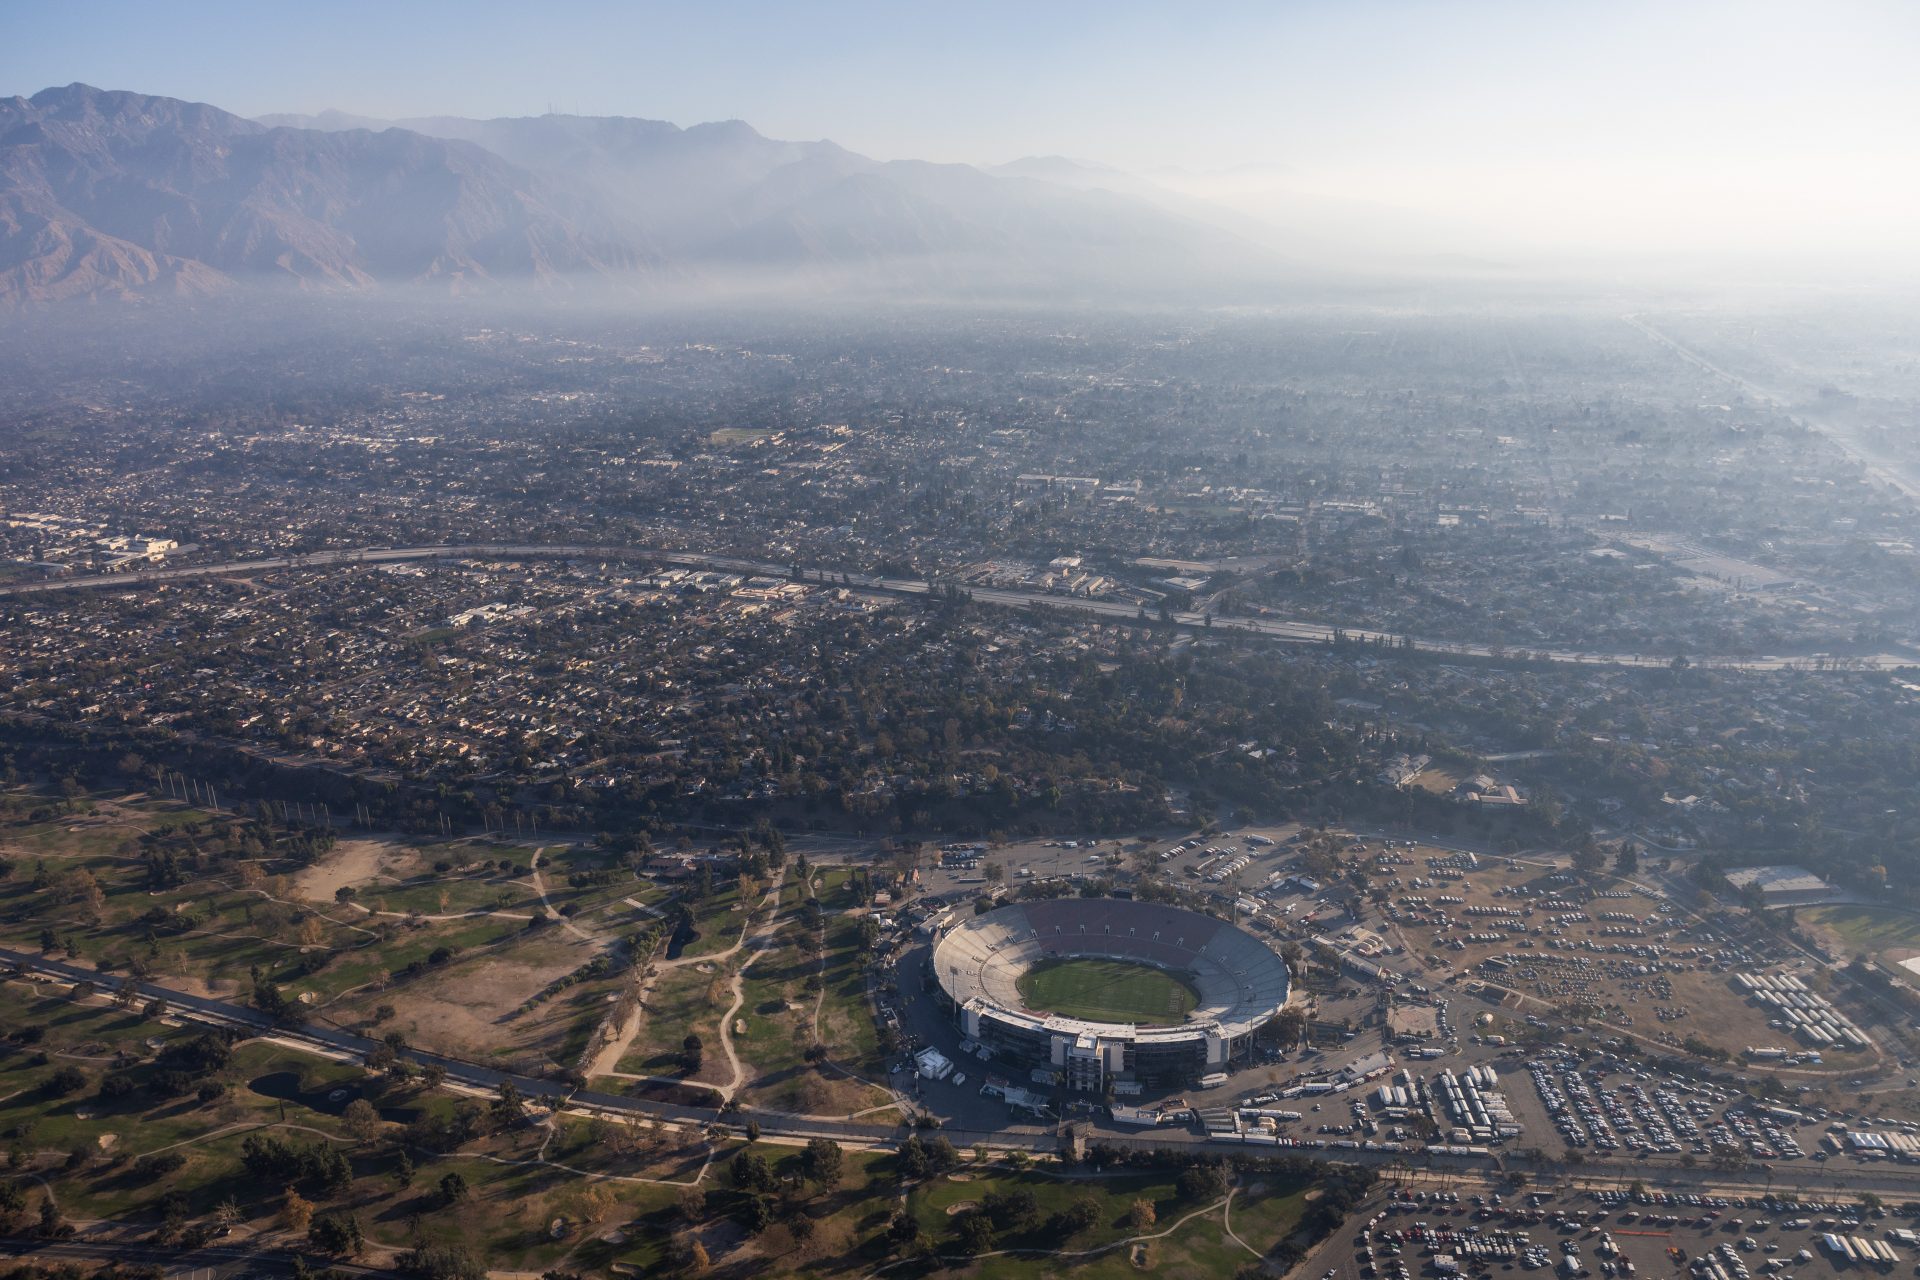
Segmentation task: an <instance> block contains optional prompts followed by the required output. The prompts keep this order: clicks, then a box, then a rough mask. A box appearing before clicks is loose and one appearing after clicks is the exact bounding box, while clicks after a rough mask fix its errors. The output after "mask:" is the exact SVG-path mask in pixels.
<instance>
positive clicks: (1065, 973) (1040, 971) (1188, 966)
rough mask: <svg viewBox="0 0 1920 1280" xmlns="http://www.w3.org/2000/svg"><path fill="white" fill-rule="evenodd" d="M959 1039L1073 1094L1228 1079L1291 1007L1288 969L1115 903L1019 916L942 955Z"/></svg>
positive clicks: (1191, 923) (1193, 916)
mask: <svg viewBox="0 0 1920 1280" xmlns="http://www.w3.org/2000/svg"><path fill="white" fill-rule="evenodd" d="M932 963H933V968H934V975H935V978H936V980H937V981H938V982H939V984H940V990H941V992H942V993H943V994H944V996H945V998H946V1000H947V1001H949V1002H950V1005H951V1008H952V1009H953V1012H954V1015H955V1017H956V1019H957V1020H958V1022H959V1024H960V1030H961V1031H962V1032H963V1033H964V1034H965V1035H966V1036H967V1037H968V1038H969V1039H970V1040H973V1041H977V1042H978V1043H980V1044H982V1045H984V1046H986V1047H987V1048H989V1049H991V1050H993V1051H994V1052H995V1053H997V1054H1000V1055H1001V1056H1003V1057H1005V1058H1008V1059H1011V1060H1013V1061H1016V1062H1018V1063H1019V1064H1020V1065H1022V1066H1025V1067H1031V1068H1034V1069H1036V1070H1048V1071H1052V1072H1053V1073H1055V1076H1056V1078H1060V1079H1064V1080H1065V1082H1066V1083H1067V1084H1069V1085H1070V1086H1072V1087H1074V1088H1077V1089H1087V1090H1091V1091H1095V1092H1099V1091H1103V1090H1104V1089H1105V1088H1106V1086H1107V1083H1108V1082H1109V1081H1113V1082H1115V1083H1122V1082H1137V1083H1139V1084H1141V1085H1155V1086H1179V1085H1183V1084H1187V1083H1190V1082H1191V1081H1193V1080H1194V1079H1195V1078H1196V1077H1198V1076H1201V1075H1205V1074H1208V1073H1211V1072H1215V1071H1222V1070H1225V1069H1226V1068H1227V1067H1228V1066H1229V1065H1230V1064H1231V1063H1232V1062H1233V1061H1234V1059H1235V1058H1236V1057H1238V1056H1243V1055H1245V1054H1246V1053H1247V1052H1249V1051H1250V1049H1251V1047H1252V1044H1253V1036H1254V1033H1255V1032H1256V1031H1258V1030H1259V1029H1260V1028H1261V1027H1263V1026H1265V1025H1266V1024H1267V1022H1268V1021H1270V1020H1271V1019H1272V1018H1273V1017H1274V1015H1276V1014H1277V1013H1279V1012H1280V1009H1281V1007H1282V1006H1284V1005H1285V1004H1286V1002H1287V989H1288V981H1287V965H1286V962H1285V961H1284V960H1282V959H1281V958H1280V957H1279V956H1277V955H1275V954H1274V953H1273V952H1272V951H1270V950H1268V949H1267V948H1266V946H1264V945H1263V944H1262V943H1261V942H1259V941H1258V940H1257V939H1255V938H1254V937H1252V936H1251V935H1249V934H1247V933H1245V932H1243V931H1242V930H1240V929H1238V928H1236V927H1235V926H1233V925H1230V924H1227V923H1226V922H1225V921H1221V920H1215V919H1214V918H1213V917H1211V916H1204V915H1200V914H1198V913H1196V912H1192V911H1182V910H1180V909H1178V908H1175V907H1168V906H1161V905H1159V904H1157V903H1151V902H1137V901H1133V900H1129V899H1118V898H1055V899H1048V900H1042V901H1036V902H1022V903H1016V904H1014V905H1012V906H1005V907H1000V908H997V909H996V910H993V911H989V912H987V913H986V914H985V915H980V916H975V917H973V918H972V919H970V920H966V921H963V922H962V923H960V924H958V925H955V926H954V927H953V928H952V929H951V930H949V931H948V932H947V933H946V935H945V936H944V937H942V938H941V939H940V940H939V942H938V943H936V944H935V945H934V949H933V960H932Z"/></svg>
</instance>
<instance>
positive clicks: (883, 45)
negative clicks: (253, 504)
mask: <svg viewBox="0 0 1920 1280" xmlns="http://www.w3.org/2000/svg"><path fill="white" fill-rule="evenodd" d="M93 13H94V20H92V21H89V22H87V23H84V24H78V23H71V22H69V21H68V20H67V19H66V17H65V15H63V14H61V13H60V12H59V11H57V10H56V9H53V8H51V7H42V6H33V5H25V4H21V5H14V6H12V7H11V9H10V13H9V16H8V24H7V25H8V28H9V32H10V35H11V38H10V39H9V40H7V41H6V42H5V49H4V51H3V52H0V78H4V80H5V82H6V83H8V84H9V85H11V86H12V87H13V90H14V91H15V92H19V93H31V92H33V91H34V90H36V89H38V88H41V87H44V86H47V85H56V84H66V83H69V82H71V81H76V80H78V81H83V82H86V83H89V84H93V85H97V86H100V87H105V88H126V89H136V90H139V91H141V92H145V93H156V94H165V95H169V96H173V97H179V98H185V99H188V100H192V101H205V102H212V103H214V104H216V105H218V106H221V107H223V108H225V109H227V110H229V111H234V112H237V113H239V114H241V115H245V116H260V115H267V114H271V113H318V112H322V111H325V110H328V109H333V110H338V111H344V112H347V113H350V114H353V115H356V116H361V117H369V118H374V119H404V118H415V117H428V116H455V115H457V116H468V117H476V118H489V117H496V116H522V115H539V114H543V113H546V112H549V111H560V112H568V113H573V114H580V115H623V116H638V117H645V118H650V119H662V120H669V121H672V122H674V123H677V124H680V125H683V126H686V125H692V124H697V123H701V122H704V121H716V120H730V119H739V120H744V121H746V122H748V123H749V124H751V125H753V126H754V127H755V128H756V129H758V130H759V131H760V132H762V133H764V134H766V135H768V136H770V137H776V138H793V139H803V140H810V139H821V138H826V139H831V140H832V141H834V142H837V143H839V144H841V145H842V146H845V147H847V148H850V149H852V150H854V151H856V152H859V153H862V154H865V155H869V156H872V157H874V158H876V159H880V160H899V159H923V160H933V161H938V162H942V163H964V164H973V165H992V164H1001V163H1006V162H1010V161H1015V160H1019V159H1021V158H1023V157H1031V156H1066V157H1071V158H1072V159H1074V160H1078V161H1081V162H1084V163H1087V164H1090V165H1095V166H1107V167H1111V168H1114V169H1119V170H1122V171H1124V173H1125V174H1126V175H1130V176H1132V177H1134V178H1140V179H1145V180H1148V181H1150V182H1153V183H1155V184H1158V185H1161V186H1164V187H1167V188H1170V189H1172V190H1173V191H1176V192H1179V193H1182V194H1185V195H1192V196H1198V197H1201V198H1204V199H1207V200H1210V201H1217V202H1219V203H1222V204H1224V205H1226V206H1227V207H1229V208H1231V209H1233V210H1235V211H1236V212H1238V213H1242V214H1246V215H1249V216H1251V217H1252V218H1254V219H1256V220H1258V221H1260V222H1263V223H1268V224H1277V225H1278V226H1280V227H1282V228H1286V229H1292V230H1295V231H1297V232H1301V233H1307V232H1311V233H1312V235H1313V236H1325V235H1333V236H1334V238H1335V239H1336V240H1340V241H1341V243H1340V244H1339V245H1338V247H1339V248H1340V249H1342V250H1347V251H1351V250H1354V249H1359V248H1364V249H1366V250H1372V251H1373V252H1375V253H1376V254H1378V253H1382V252H1384V251H1387V250H1389V249H1390V248H1391V247H1393V246H1395V245H1396V242H1397V244H1398V245H1399V246H1412V247H1415V248H1417V249H1418V250H1420V251H1423V252H1424V251H1447V252H1457V253H1471V254H1482V255H1484V254H1489V253H1491V254H1495V255H1496V256H1497V258H1498V260H1499V261H1500V263H1501V265H1503V266H1511V265H1524V266H1535V265H1539V264H1542V263H1545V262H1548V261H1552V262H1554V263H1555V265H1557V266H1560V267H1562V268H1564V267H1566V266H1572V265H1577V266H1580V267H1583V268H1587V269H1590V270H1591V269H1600V270H1604V269H1608V268H1614V269H1617V268H1620V267H1623V266H1624V267H1629V268H1637V267H1639V266H1641V265H1643V264H1644V263H1645V262H1646V260H1647V259H1648V258H1650V257H1651V258H1653V259H1657V266H1658V268H1659V269H1664V270H1667V271H1682V272H1684V271H1686V270H1687V269H1688V268H1689V267H1690V266H1691V267H1695V268H1698V267H1700V266H1702V265H1705V264H1712V265H1713V266H1715V267H1721V266H1725V265H1726V264H1728V263H1730V262H1736V261H1737V262H1739V263H1741V264H1742V265H1744V266H1745V267H1747V269H1748V270H1750V271H1757V272H1758V273H1760V274H1761V275H1763V276H1764V275H1765V273H1766V272H1767V271H1768V270H1769V269H1771V270H1773V271H1775V272H1778V273H1782V274H1793V275H1795V276H1796V278H1798V279H1801V280H1804V279H1805V278H1806V274H1807V273H1806V270H1805V267H1806V265H1807V264H1809V263H1811V264H1813V265H1816V266H1823V267H1827V268H1830V269H1838V270H1845V271H1847V272H1848V273H1850V274H1851V275H1852V276H1853V277H1854V278H1856V279H1864V278H1867V277H1870V276H1871V275H1872V274H1874V273H1875V272H1880V273H1885V272H1893V271H1897V272H1901V273H1905V272H1908V271H1910V270H1911V268H1912V267H1913V265H1914V249H1915V245H1914V240H1915V237H1914V236H1913V235H1912V234H1911V227H1912V225H1913V224H1914V222H1915V220H1916V216H1917V215H1920V165H1916V164H1915V163H1914V161H1915V156H1914V142H1913V139H1914V137H1915V135H1916V127H1917V126H1920V86H1917V85H1916V83H1915V81H1914V78H1913V77H1912V76H1911V74H1910V68H1911V59H1912V56H1913V54H1914V52H1915V50H1916V49H1920V15H1916V13H1915V11H1914V9H1913V8H1912V6H1910V5H1904V4H1898V3H1870V2H1869V3H1852V2H1850V3H1835V4H1825V5H1806V4H1797V3H1772V2H1770V0H1763V2H1759V3H1747V2H1739V0H1728V2H1726V3H1693V4H1666V3H1638V2H1635V3H1625V4H1613V5H1606V6H1604V7H1602V6H1592V5H1539V4H1527V3H1475V4H1437V3H1361V4H1334V3H1286V4H1222V5H1208V6H1203V7H1202V8H1200V9H1198V10H1193V9H1184V10H1181V9H1174V8H1169V7H1166V6H1161V5H1151V4H1136V3H1125V4H1083V3H1070V4H1057V5H1046V6H1040V7H1039V8H1037V9H1036V8H1034V7H1033V6H1021V5H1012V4H994V3H990V4H985V5H978V6H971V7H969V8H968V9H967V10H966V11H965V12H964V14H961V13H955V12H953V11H949V10H941V9H936V8H931V7H921V6H897V5H885V4H847V5H834V6H830V7H826V8H820V7H815V6H790V5H779V4H741V5H725V6H709V7H689V6H679V5H658V4H642V5H624V4H607V5H583V6H564V7H562V8H560V9H559V10H558V11H551V10H546V9H533V8H529V7H525V6H518V5H496V4H481V5H447V4H422V5H410V6H406V7H405V8H404V9H403V10H401V11H399V12H394V11H393V10H392V9H391V8H390V7H383V6H369V5H353V4H347V5H338V6H327V7H325V8H287V7H282V6H270V5H251V4H211V5H200V6H195V8H194V9H193V10H192V11H191V13H189V14H180V13H178V12H173V11H169V10H166V9H163V8H158V7H155V6H148V5H139V4H120V5H105V6H100V7H98V8H96V9H95V10H93ZM1336 231H1340V232H1343V234H1342V235H1335V234H1334V233H1335V232H1336ZM1356 241H1357V242H1358V243H1355V242H1356ZM1308 244H1309V251H1311V248H1312V247H1313V244H1314V241H1313V238H1312V236H1309V239H1308ZM1689 255H1691V257H1692V259H1693V260H1692V261H1689ZM1343 256H1344V255H1343ZM1509 260H1511V261H1509Z"/></svg>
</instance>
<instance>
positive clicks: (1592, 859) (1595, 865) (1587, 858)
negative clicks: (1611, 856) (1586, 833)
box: [1573, 842, 1607, 876]
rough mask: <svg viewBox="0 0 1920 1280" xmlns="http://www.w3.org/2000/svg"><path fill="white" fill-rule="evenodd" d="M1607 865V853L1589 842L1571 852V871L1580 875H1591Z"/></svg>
mask: <svg viewBox="0 0 1920 1280" xmlns="http://www.w3.org/2000/svg"><path fill="white" fill-rule="evenodd" d="M1606 865H1607V852H1606V850H1604V849H1602V848H1601V847H1600V846H1599V845H1597V844H1593V843H1591V842H1589V843H1588V844H1586V845H1584V846H1583V847H1581V848H1579V849H1576V850H1574V851H1573V869H1574V870H1575V871H1578V872H1579V873H1580V874H1581V875H1588V876H1590V875H1592V874H1594V873H1595V872H1596V871H1599V870H1600V869H1601V868H1602V867H1604V866H1606Z"/></svg>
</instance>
